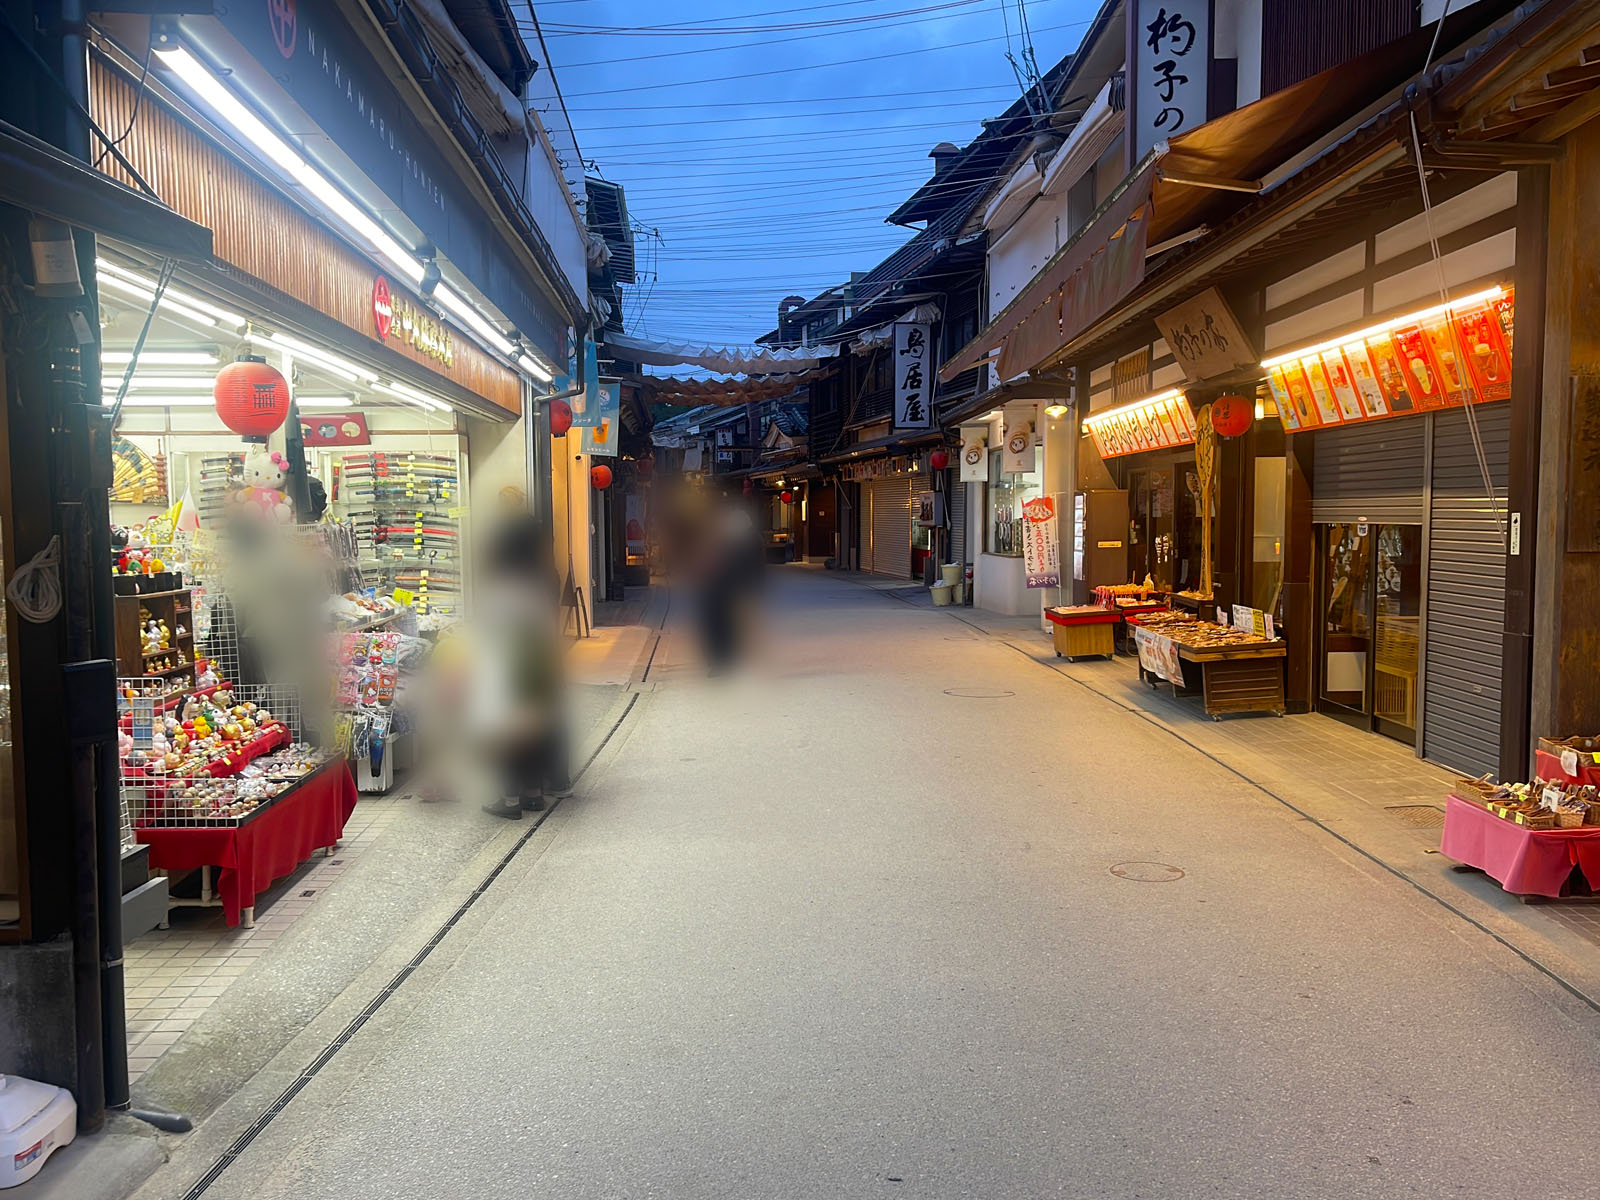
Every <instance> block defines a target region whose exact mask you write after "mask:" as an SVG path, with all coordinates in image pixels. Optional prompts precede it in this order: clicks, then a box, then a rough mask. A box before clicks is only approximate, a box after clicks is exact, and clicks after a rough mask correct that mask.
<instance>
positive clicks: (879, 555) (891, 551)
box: [863, 475, 911, 579]
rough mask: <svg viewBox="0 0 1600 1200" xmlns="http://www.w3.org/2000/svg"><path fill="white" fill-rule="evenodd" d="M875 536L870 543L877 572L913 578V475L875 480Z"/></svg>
mask: <svg viewBox="0 0 1600 1200" xmlns="http://www.w3.org/2000/svg"><path fill="white" fill-rule="evenodd" d="M871 514H872V526H871V533H872V539H871V542H870V544H869V546H868V550H869V554H868V555H865V556H863V557H866V558H869V559H870V561H871V565H870V566H867V565H866V564H865V563H864V564H863V567H864V569H866V570H868V571H871V572H872V573H873V574H875V575H893V576H894V577H896V578H897V579H910V578H911V477H910V476H909V475H891V476H890V477H889V478H888V479H875V480H873V481H872V506H871Z"/></svg>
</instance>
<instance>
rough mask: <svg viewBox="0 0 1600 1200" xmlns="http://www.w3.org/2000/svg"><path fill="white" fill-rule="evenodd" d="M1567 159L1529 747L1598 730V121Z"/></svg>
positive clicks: (1545, 413)
mask: <svg viewBox="0 0 1600 1200" xmlns="http://www.w3.org/2000/svg"><path fill="white" fill-rule="evenodd" d="M1565 149H1566V154H1565V155H1564V156H1563V157H1562V158H1561V159H1560V160H1558V161H1557V162H1556V163H1555V164H1554V165H1553V166H1552V167H1551V173H1550V236H1549V247H1548V254H1549V259H1548V262H1549V270H1548V272H1547V276H1548V287H1547V289H1546V293H1545V295H1546V302H1547V308H1546V313H1545V328H1544V330H1543V333H1544V339H1543V342H1544V344H1543V346H1542V350H1543V353H1544V366H1543V378H1542V381H1541V382H1542V384H1543V387H1542V394H1541V411H1540V427H1539V432H1540V438H1539V446H1540V459H1539V519H1538V540H1537V546H1536V557H1535V562H1534V579H1535V603H1534V618H1533V655H1532V657H1533V699H1532V705H1531V727H1532V728H1531V732H1532V733H1533V735H1534V736H1539V735H1543V734H1549V735H1553V736H1567V735H1572V734H1579V733H1588V734H1592V733H1594V732H1596V730H1597V728H1600V671H1596V669H1595V664H1596V663H1597V662H1600V604H1596V603H1595V597H1596V596H1597V595H1600V286H1597V285H1596V282H1595V281H1596V279H1597V278H1600V223H1597V222H1595V221H1594V220H1593V219H1592V216H1591V214H1590V211H1589V206H1591V205H1593V203H1594V202H1595V200H1596V199H1597V198H1600V121H1590V122H1589V123H1588V124H1587V125H1584V126H1582V127H1581V128H1579V129H1577V130H1575V131H1574V132H1573V133H1571V134H1569V135H1568V137H1567V138H1566V142H1565ZM1518 307H1519V309H1520V307H1521V303H1520V300H1519V303H1518ZM1539 339H1540V330H1538V329H1537V328H1533V329H1530V328H1529V327H1528V326H1527V324H1526V323H1525V322H1524V321H1523V319H1522V314H1521V313H1520V312H1519V313H1518V314H1517V347H1516V349H1515V351H1514V352H1515V353H1516V354H1517V355H1518V356H1519V357H1520V355H1521V354H1523V353H1524V352H1526V353H1529V354H1538V353H1539V352H1540V350H1541V346H1540V341H1539ZM1513 378H1515V377H1514V376H1513Z"/></svg>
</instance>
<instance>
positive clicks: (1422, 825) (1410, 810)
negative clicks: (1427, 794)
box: [1383, 804, 1444, 829]
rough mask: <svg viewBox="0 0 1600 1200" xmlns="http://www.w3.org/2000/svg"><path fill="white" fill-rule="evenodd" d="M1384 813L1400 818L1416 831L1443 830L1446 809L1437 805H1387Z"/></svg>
mask: <svg viewBox="0 0 1600 1200" xmlns="http://www.w3.org/2000/svg"><path fill="white" fill-rule="evenodd" d="M1383 810H1384V812H1386V813H1389V814H1391V815H1393V816H1396V817H1399V818H1400V820H1402V821H1404V822H1405V823H1406V824H1407V825H1410V826H1411V827H1412V828H1414V829H1442V828H1443V827H1444V809H1442V808H1440V807H1438V806H1437V805H1435V804H1386V805H1384V807H1383Z"/></svg>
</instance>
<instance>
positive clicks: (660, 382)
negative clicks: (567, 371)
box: [630, 370, 828, 408]
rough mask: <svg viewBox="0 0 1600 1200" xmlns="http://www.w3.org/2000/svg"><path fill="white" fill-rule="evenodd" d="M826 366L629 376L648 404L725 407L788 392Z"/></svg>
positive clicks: (822, 372) (823, 372)
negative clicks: (731, 374) (709, 375)
mask: <svg viewBox="0 0 1600 1200" xmlns="http://www.w3.org/2000/svg"><path fill="white" fill-rule="evenodd" d="M827 374H828V371H826V370H816V371H792V372H789V373H788V374H784V375H753V376H740V377H736V378H733V379H680V378H676V377H672V376H662V375H637V376H631V377H630V378H631V379H632V381H634V382H636V383H638V385H639V387H640V389H641V390H642V391H643V392H644V393H645V395H646V397H647V402H648V403H650V404H715V405H718V406H720V407H723V408H728V407H731V406H733V405H736V404H754V403H755V402H756V401H758V400H772V399H776V398H777V397H779V396H787V395H788V394H789V393H790V392H792V391H794V390H795V389H797V388H802V387H805V386H806V385H807V384H809V383H811V382H812V381H814V380H817V379H821V378H822V377H823V376H825V375H827Z"/></svg>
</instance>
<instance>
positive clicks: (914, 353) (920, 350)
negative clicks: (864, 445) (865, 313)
mask: <svg viewBox="0 0 1600 1200" xmlns="http://www.w3.org/2000/svg"><path fill="white" fill-rule="evenodd" d="M931 329H932V326H930V325H929V324H927V322H924V321H899V322H896V323H895V327H894V361H893V363H892V369H893V371H894V427H895V428H896V429H931V428H933V396H932V392H933V372H934V362H933V356H932V342H931V339H930V338H929V336H928V335H929V332H930V330H931Z"/></svg>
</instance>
